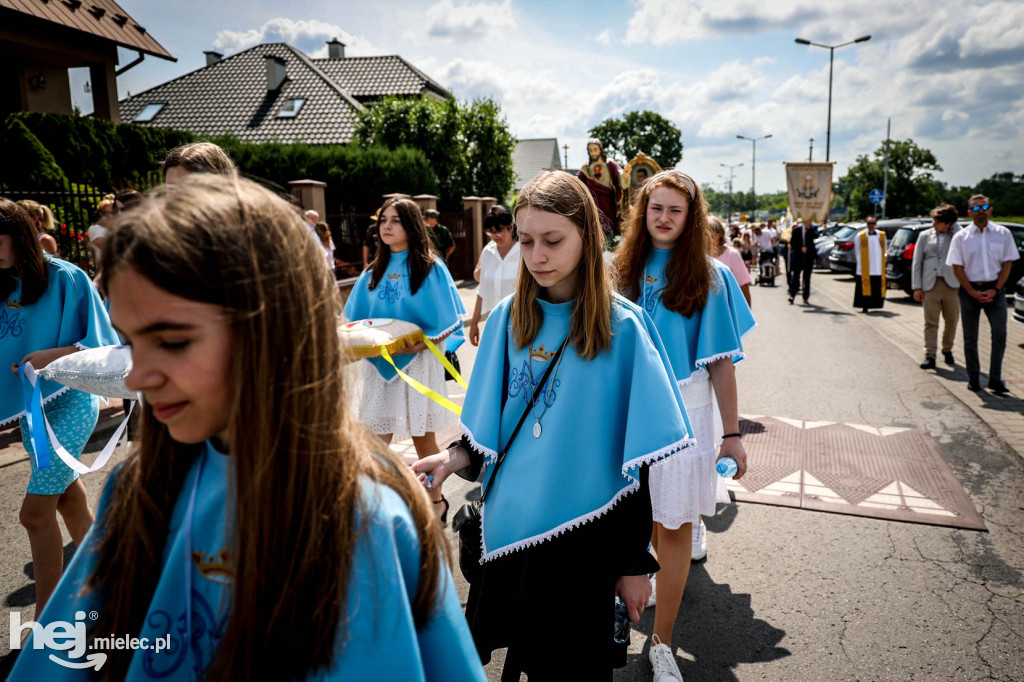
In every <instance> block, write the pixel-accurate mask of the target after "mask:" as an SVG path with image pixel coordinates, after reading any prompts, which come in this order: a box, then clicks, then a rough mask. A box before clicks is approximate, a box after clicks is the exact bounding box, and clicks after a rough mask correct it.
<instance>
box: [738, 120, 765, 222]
mask: <svg viewBox="0 0 1024 682" xmlns="http://www.w3.org/2000/svg"><path fill="white" fill-rule="evenodd" d="M736 137H737V138H739V139H741V140H750V141H751V142H752V143H753V149H752V151H751V155H750V193H751V194H752V195H753V197H752V199H751V201H752V202H753V204H754V209H753V211H751V214H752V216H753V215H755V214H756V213H757V175H756V173H757V143H758V142H760V141H761V140H767V139H768V138H769V137H771V134H770V133H769V134H768V135H765V136H763V137H744V136H742V135H737V136H736Z"/></svg>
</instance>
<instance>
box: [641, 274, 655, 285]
mask: <svg viewBox="0 0 1024 682" xmlns="http://www.w3.org/2000/svg"><path fill="white" fill-rule="evenodd" d="M644 281H645V282H647V283H648V284H654V283H655V282H657V281H658V278H657V277H655V276H654V275H647V277H645V278H644Z"/></svg>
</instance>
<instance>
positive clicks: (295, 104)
mask: <svg viewBox="0 0 1024 682" xmlns="http://www.w3.org/2000/svg"><path fill="white" fill-rule="evenodd" d="M305 103H306V98H305V97H295V98H293V99H286V100H285V101H284V103H283V104H282V105H281V108H280V109H278V110H277V118H295V117H296V116H298V115H299V111H300V110H301V109H302V105H303V104H305Z"/></svg>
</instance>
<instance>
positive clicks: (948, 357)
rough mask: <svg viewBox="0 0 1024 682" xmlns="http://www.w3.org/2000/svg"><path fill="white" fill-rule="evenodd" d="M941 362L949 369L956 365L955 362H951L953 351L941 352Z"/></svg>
mask: <svg viewBox="0 0 1024 682" xmlns="http://www.w3.org/2000/svg"><path fill="white" fill-rule="evenodd" d="M942 360H943V362H945V363H946V364H947V365H949V366H950V367H952V366H953V365H955V364H956V363H955V362H953V351H951V350H944V351H942Z"/></svg>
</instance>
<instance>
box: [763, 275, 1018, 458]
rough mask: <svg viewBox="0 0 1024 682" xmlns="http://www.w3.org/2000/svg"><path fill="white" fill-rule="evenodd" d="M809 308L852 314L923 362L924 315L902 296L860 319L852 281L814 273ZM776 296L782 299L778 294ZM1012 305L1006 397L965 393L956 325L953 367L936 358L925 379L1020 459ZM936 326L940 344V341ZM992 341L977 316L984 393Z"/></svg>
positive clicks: (1015, 330)
mask: <svg viewBox="0 0 1024 682" xmlns="http://www.w3.org/2000/svg"><path fill="white" fill-rule="evenodd" d="M811 287H812V292H813V293H812V303H813V298H814V296H819V295H823V296H825V297H827V298H828V299H829V300H830V301H831V302H832V303H833V304H835V305H836V306H837V307H838V308H839V309H847V310H850V311H851V312H853V313H854V314H855V315H856V316H857V318H858V319H859V320H861V321H862V322H863V323H864V324H867V325H869V326H870V327H872V328H873V329H874V330H875V331H877V332H878V333H879V334H880V335H881V336H882V338H884V339H886V340H888V341H889V342H890V343H892V344H893V345H894V346H896V347H897V348H899V349H900V350H902V351H903V352H905V353H906V354H907V355H908V356H910V357H911V358H912V359H913V360H914V361H915V362H921V361H922V360H924V311H923V309H922V307H921V306H920V304H917V303H914V301H913V299H911V298H910V297H908V296H907V295H906V294H904V293H903V292H902V291H893V290H891V289H890V290H889V291H888V292H887V298H886V302H885V308H884V310H882V311H880V312H879V311H874V312H871V313H868V314H866V315H865V314H862V313H861V312H860V311H858V310H855V309H854V308H853V289H854V280H853V278H852V277H850V276H849V275H836V274H832V273H824V272H815V273H814V279H813V280H812V285H811ZM778 294H779V295H780V296H784V295H786V294H785V292H784V291H783V290H779V292H778ZM1012 310H1013V304H1012V302H1011V303H1010V311H1011V312H1010V317H1009V321H1008V322H1007V339H1006V353H1005V355H1004V357H1003V381H1004V382H1005V383H1006V386H1007V387H1008V388H1009V389H1010V394H1009V395H1008V396H1005V397H1000V396H997V395H995V394H993V393H991V392H989V391H987V390H981V391H979V392H977V393H974V392H972V391H969V390H967V370H966V369H965V366H964V346H963V328H962V327H961V326H960V325H959V324H958V325H957V335H956V342H955V344H954V347H953V357H954V358H955V359H956V366H955V367H954V368H953V369H952V370H950V368H949V367H948V366H947V365H945V364H944V363H943V362H942V358H941V355H940V357H939V358H937V361H938V367H939V369H938V371H929V372H927V374H929V375H931V376H932V377H934V378H935V380H936V381H939V382H940V383H942V384H943V385H944V386H945V387H946V388H947V389H948V390H949V391H950V392H951V393H952V394H953V395H955V396H956V397H957V398H959V399H960V400H961V401H962V402H963V403H964V404H965V405H967V406H968V407H969V408H971V410H972V411H973V412H974V413H975V414H977V415H978V417H980V418H981V420H982V421H984V422H985V423H986V424H988V425H989V426H990V427H992V429H993V430H994V431H995V432H996V433H997V434H998V435H999V437H1000V438H1001V439H1002V440H1004V441H1005V442H1006V443H1007V444H1008V445H1009V446H1010V447H1012V448H1013V449H1014V450H1015V451H1016V452H1017V454H1019V455H1020V456H1021V457H1024V324H1020V323H1019V322H1017V321H1015V320H1014V319H1013V313H1012ZM941 333H942V329H941V322H940V330H939V334H940V338H941ZM991 338H992V337H991V335H990V334H989V328H988V321H987V320H986V319H985V317H984V315H982V320H981V325H980V333H979V339H978V357H979V359H980V361H981V369H982V380H981V385H982V388H983V389H984V387H985V385H986V382H987V381H988V377H987V374H986V370H987V369H988V355H989V351H990V349H991Z"/></svg>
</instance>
